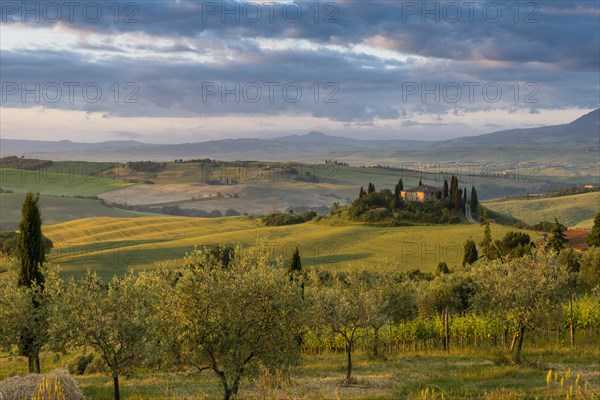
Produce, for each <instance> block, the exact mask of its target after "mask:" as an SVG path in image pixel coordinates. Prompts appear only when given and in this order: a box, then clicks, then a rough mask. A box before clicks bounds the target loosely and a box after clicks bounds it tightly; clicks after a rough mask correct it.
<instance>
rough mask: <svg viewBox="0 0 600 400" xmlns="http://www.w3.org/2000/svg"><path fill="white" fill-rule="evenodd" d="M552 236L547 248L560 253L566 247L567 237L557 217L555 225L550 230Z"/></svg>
mask: <svg viewBox="0 0 600 400" xmlns="http://www.w3.org/2000/svg"><path fill="white" fill-rule="evenodd" d="M550 235H551V236H550V239H548V242H547V243H546V248H547V249H551V250H554V251H556V252H560V251H561V250H562V249H563V248H564V247H565V244H566V243H567V238H566V237H565V231H564V230H563V228H562V226H561V225H560V223H559V222H558V218H556V217H555V218H554V223H553V224H552V228H551V229H550Z"/></svg>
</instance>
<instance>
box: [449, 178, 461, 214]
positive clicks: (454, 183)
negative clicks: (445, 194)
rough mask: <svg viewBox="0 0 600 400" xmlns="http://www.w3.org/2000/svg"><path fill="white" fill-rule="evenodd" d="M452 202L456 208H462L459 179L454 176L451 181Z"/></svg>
mask: <svg viewBox="0 0 600 400" xmlns="http://www.w3.org/2000/svg"><path fill="white" fill-rule="evenodd" d="M450 201H452V206H453V207H454V208H459V207H460V194H459V192H458V178H457V177H455V176H454V175H452V179H451V180H450Z"/></svg>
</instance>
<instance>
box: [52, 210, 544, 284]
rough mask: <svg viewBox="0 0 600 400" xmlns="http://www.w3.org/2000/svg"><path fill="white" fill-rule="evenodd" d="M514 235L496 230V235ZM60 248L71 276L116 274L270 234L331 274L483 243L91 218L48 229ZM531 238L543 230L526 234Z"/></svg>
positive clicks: (440, 233)
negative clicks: (207, 247)
mask: <svg viewBox="0 0 600 400" xmlns="http://www.w3.org/2000/svg"><path fill="white" fill-rule="evenodd" d="M509 230H511V228H509V227H505V226H501V225H494V226H493V227H492V233H493V236H494V238H500V237H502V236H503V235H504V234H506V232H508V231H509ZM43 231H44V234H45V235H46V236H48V237H49V238H50V239H51V240H52V241H53V242H54V246H55V250H54V251H53V253H51V254H50V257H49V261H50V262H53V263H57V264H60V265H61V267H62V269H63V271H65V272H67V273H74V274H81V273H82V272H83V271H85V270H86V269H87V268H91V269H94V270H96V271H97V272H98V273H99V274H101V275H103V276H105V277H110V276H112V275H113V274H115V273H122V272H124V271H125V270H127V269H128V268H133V269H138V270H139V269H151V268H154V267H155V263H156V262H157V261H165V260H179V259H181V258H182V256H183V255H184V254H185V253H186V252H188V251H191V250H193V248H194V246H198V247H200V248H201V247H202V246H212V245H215V244H219V243H234V242H242V243H245V244H252V243H253V242H254V241H255V240H256V238H258V237H268V238H269V239H270V240H271V242H272V245H273V256H275V257H279V256H280V257H283V258H285V259H289V258H290V257H291V255H292V252H293V251H294V249H295V248H296V246H298V248H299V249H300V251H301V254H302V262H303V265H305V266H306V267H308V268H311V267H312V268H314V267H319V268H321V269H327V270H330V271H340V270H343V271H348V270H351V269H364V268H376V269H379V270H384V271H390V272H391V271H403V270H409V269H413V268H420V269H422V270H424V271H433V270H435V267H436V265H437V263H438V262H440V261H445V262H446V263H448V265H449V266H450V267H452V266H453V265H458V264H461V263H462V252H463V245H464V242H465V240H466V239H467V238H469V237H473V238H474V239H475V240H477V241H478V240H480V239H481V237H482V234H483V233H482V228H481V227H480V226H479V225H477V224H459V225H431V226H412V227H373V226H365V225H361V224H357V223H349V222H345V221H337V222H336V221H327V220H323V221H321V222H309V223H305V224H300V225H290V226H280V227H265V226H262V225H260V224H259V223H257V222H256V221H253V220H250V219H248V218H244V217H230V218H185V217H155V216H153V217H137V218H86V219H81V220H76V221H69V222H64V223H58V224H52V225H47V226H44V228H43ZM528 233H529V234H530V235H532V239H533V240H535V239H537V238H538V234H537V233H533V232H528Z"/></svg>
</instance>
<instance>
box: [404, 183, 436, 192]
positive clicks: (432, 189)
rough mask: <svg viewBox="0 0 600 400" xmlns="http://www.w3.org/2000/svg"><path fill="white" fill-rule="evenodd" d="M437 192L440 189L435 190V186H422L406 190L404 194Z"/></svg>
mask: <svg viewBox="0 0 600 400" xmlns="http://www.w3.org/2000/svg"><path fill="white" fill-rule="evenodd" d="M439 190H441V189H440V188H437V187H435V186H429V185H422V186H416V187H414V188H410V189H406V190H405V192H409V193H417V192H423V193H435V192H437V191H439Z"/></svg>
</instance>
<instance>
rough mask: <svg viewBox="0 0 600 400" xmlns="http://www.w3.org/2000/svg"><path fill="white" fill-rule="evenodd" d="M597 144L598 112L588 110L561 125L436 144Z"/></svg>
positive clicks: (599, 120)
mask: <svg viewBox="0 0 600 400" xmlns="http://www.w3.org/2000/svg"><path fill="white" fill-rule="evenodd" d="M599 141H600V109H598V110H595V111H592V112H590V113H588V114H585V115H584V116H582V117H580V118H577V119H576V120H575V121H573V122H571V123H569V124H564V125H553V126H542V127H539V128H529V129H510V130H506V131H499V132H492V133H487V134H484V135H479V136H474V137H473V136H472V137H461V138H456V139H450V140H446V141H443V142H442V143H440V144H443V145H449V146H456V145H466V146H482V145H488V146H507V145H508V146H514V145H526V146H532V145H540V146H548V145H557V144H568V145H573V144H576V145H577V144H581V145H589V144H592V145H593V144H598V142H599Z"/></svg>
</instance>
